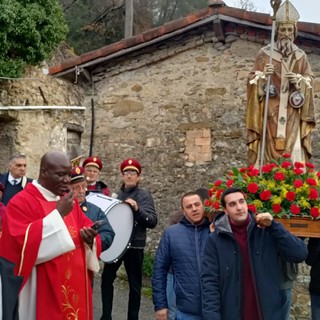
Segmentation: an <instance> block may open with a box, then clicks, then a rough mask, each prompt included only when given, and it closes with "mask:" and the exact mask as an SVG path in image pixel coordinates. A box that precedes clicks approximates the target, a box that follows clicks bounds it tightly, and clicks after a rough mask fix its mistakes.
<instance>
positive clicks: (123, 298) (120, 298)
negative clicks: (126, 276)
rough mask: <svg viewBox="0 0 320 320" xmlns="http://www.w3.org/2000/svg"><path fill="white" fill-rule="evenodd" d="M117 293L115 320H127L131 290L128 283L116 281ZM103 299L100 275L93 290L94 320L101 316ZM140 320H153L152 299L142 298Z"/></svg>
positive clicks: (114, 311) (114, 301) (97, 276)
mask: <svg viewBox="0 0 320 320" xmlns="http://www.w3.org/2000/svg"><path fill="white" fill-rule="evenodd" d="M114 287H115V292H114V298H113V314H112V316H113V320H127V317H126V316H127V305H128V296H129V290H128V287H127V282H125V281H120V280H118V279H117V280H116V281H115V284H114ZM101 308H102V307H101V297H100V274H97V275H96V276H95V279H94V290H93V313H94V320H99V319H100V316H101ZM139 315H140V316H139V318H140V320H153V319H154V311H153V304H152V301H151V299H150V298H148V297H145V296H142V299H141V307H140V314H139Z"/></svg>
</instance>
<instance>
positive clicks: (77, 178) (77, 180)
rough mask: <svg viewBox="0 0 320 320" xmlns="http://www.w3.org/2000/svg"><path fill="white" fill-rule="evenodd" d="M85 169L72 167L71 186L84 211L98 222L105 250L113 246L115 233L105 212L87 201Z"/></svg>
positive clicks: (103, 249)
mask: <svg viewBox="0 0 320 320" xmlns="http://www.w3.org/2000/svg"><path fill="white" fill-rule="evenodd" d="M83 171H84V169H83V168H82V167H80V166H77V167H74V168H72V171H71V182H70V187H69V188H70V190H71V191H72V192H73V195H74V197H75V198H76V199H77V200H78V202H79V204H80V207H81V209H82V211H83V213H84V214H85V215H86V216H87V217H88V218H89V219H90V220H91V221H92V222H95V223H96V224H97V226H96V228H97V230H98V233H99V235H100V238H101V242H102V251H105V250H107V249H108V248H109V247H110V246H111V244H112V241H113V238H114V235H115V234H114V231H113V229H112V227H111V225H110V223H109V220H108V217H107V216H106V215H105V214H104V212H103V211H102V210H101V209H100V208H99V207H97V206H96V205H94V204H93V203H90V202H87V201H86V191H87V182H86V180H85V177H84V175H83Z"/></svg>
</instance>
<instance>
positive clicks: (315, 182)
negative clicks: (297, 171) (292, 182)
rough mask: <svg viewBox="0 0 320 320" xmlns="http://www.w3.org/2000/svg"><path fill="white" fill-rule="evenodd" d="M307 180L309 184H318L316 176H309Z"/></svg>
mask: <svg viewBox="0 0 320 320" xmlns="http://www.w3.org/2000/svg"><path fill="white" fill-rule="evenodd" d="M306 182H307V184H308V185H309V186H316V185H317V181H316V179H314V178H307V179H306Z"/></svg>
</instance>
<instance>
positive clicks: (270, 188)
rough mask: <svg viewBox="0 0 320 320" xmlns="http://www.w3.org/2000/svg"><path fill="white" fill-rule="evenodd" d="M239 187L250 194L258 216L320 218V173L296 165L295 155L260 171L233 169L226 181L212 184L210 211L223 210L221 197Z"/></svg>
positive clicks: (309, 166)
mask: <svg viewBox="0 0 320 320" xmlns="http://www.w3.org/2000/svg"><path fill="white" fill-rule="evenodd" d="M230 187H239V188H241V189H242V190H243V192H244V194H245V195H246V200H247V203H248V208H249V210H251V211H252V212H254V213H257V212H270V213H271V214H272V215H273V216H276V217H279V218H287V219H289V218H290V217H294V216H300V217H310V218H311V219H320V199H319V190H320V172H317V171H316V170H315V167H314V165H313V164H312V163H308V162H307V163H301V162H295V163H293V162H292V160H291V155H289V154H283V155H282V157H281V158H280V159H279V160H278V161H274V162H273V163H271V164H266V165H264V166H263V167H262V168H261V174H260V171H259V170H258V169H257V168H255V167H254V166H250V167H248V168H241V169H238V168H233V169H232V171H231V172H228V173H227V174H226V175H225V177H224V178H222V179H219V180H217V181H215V182H214V183H212V184H211V185H210V188H211V189H210V191H209V192H210V198H209V199H208V200H207V201H206V202H205V207H206V209H207V210H208V211H209V212H211V213H213V212H215V211H218V210H221V209H222V207H221V203H220V199H221V195H222V193H223V191H224V190H225V189H226V188H230Z"/></svg>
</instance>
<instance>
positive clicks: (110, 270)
mask: <svg viewBox="0 0 320 320" xmlns="http://www.w3.org/2000/svg"><path fill="white" fill-rule="evenodd" d="M120 171H121V173H122V181H123V183H122V186H121V189H120V191H119V192H118V199H120V200H122V201H125V202H127V203H128V204H130V205H131V207H132V211H133V215H134V227H133V233H132V239H131V247H130V248H129V249H128V250H127V251H126V252H125V254H124V255H123V256H122V257H121V258H120V259H119V261H118V262H115V263H112V264H105V266H104V270H103V273H102V278H101V296H102V309H103V314H102V316H101V320H111V319H112V316H111V314H112V303H113V282H114V280H115V278H116V274H117V270H118V269H119V267H120V266H121V264H122V262H123V263H124V266H125V269H126V272H127V276H128V281H129V303H128V314H127V319H128V320H138V319H139V309H140V300H141V285H142V263H143V256H144V247H145V244H146V232H147V228H149V229H153V228H155V227H156V225H157V222H158V218H157V214H156V210H155V207H154V202H153V198H152V196H151V194H150V193H149V192H148V191H146V190H144V189H142V188H140V187H139V180H140V177H141V164H140V163H139V162H138V161H137V160H136V159H133V158H129V159H126V160H124V161H123V162H122V163H121V165H120Z"/></svg>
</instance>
